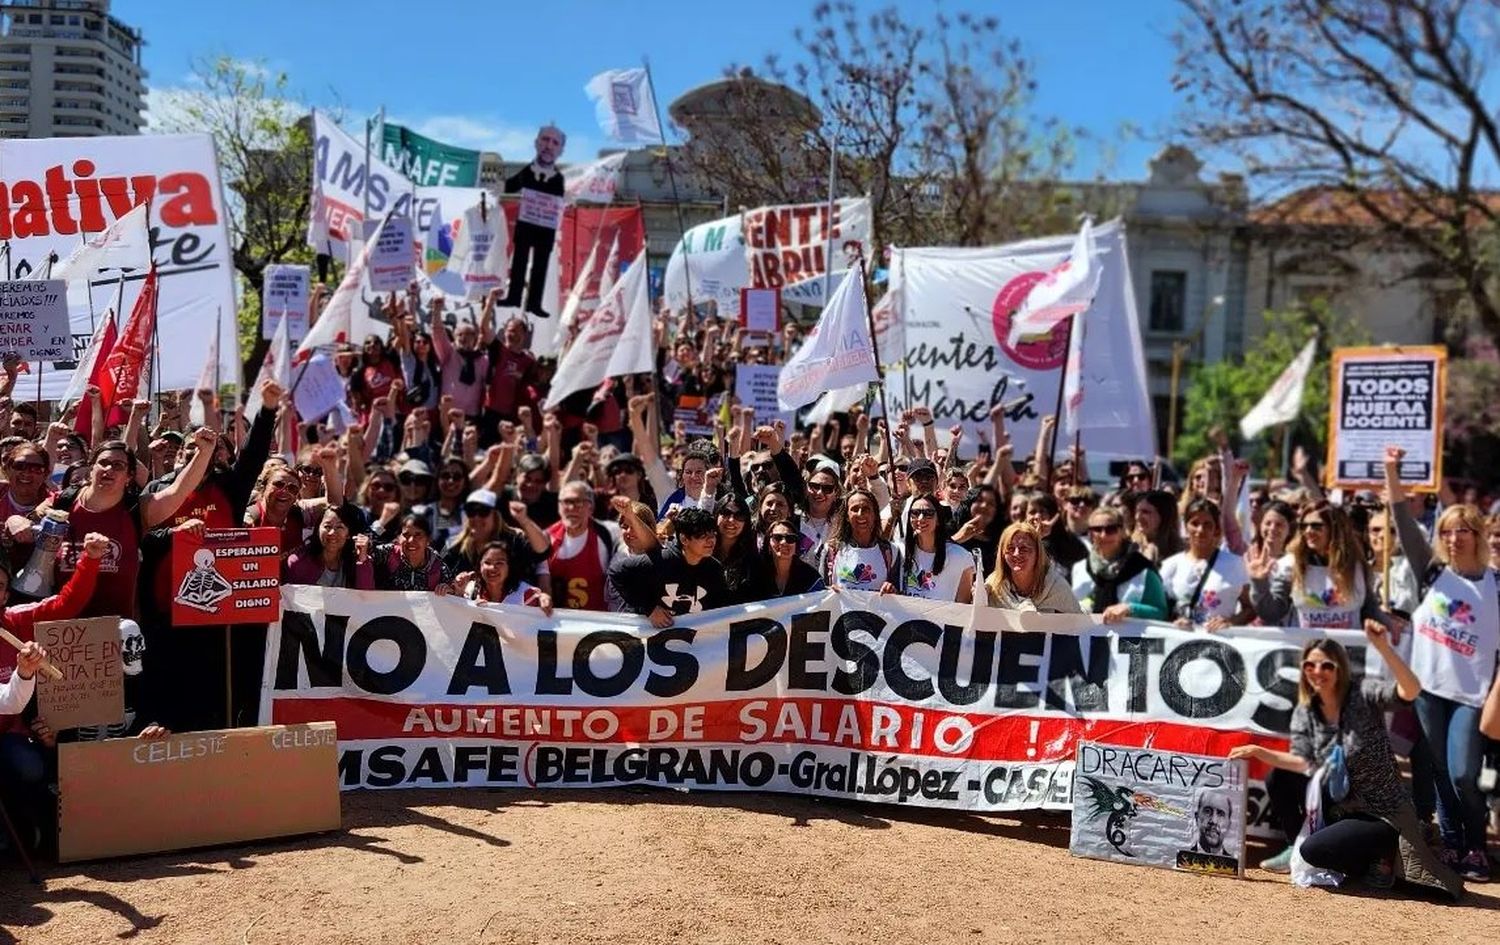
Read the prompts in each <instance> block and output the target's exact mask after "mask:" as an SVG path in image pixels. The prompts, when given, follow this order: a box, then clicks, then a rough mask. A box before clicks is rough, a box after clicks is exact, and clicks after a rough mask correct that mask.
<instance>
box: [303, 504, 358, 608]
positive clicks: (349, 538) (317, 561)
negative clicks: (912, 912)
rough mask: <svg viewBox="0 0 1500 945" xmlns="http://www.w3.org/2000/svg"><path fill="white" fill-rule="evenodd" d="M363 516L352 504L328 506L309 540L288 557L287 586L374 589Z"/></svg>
mask: <svg viewBox="0 0 1500 945" xmlns="http://www.w3.org/2000/svg"><path fill="white" fill-rule="evenodd" d="M364 527H365V524H364V520H363V517H362V516H361V515H360V513H359V509H356V508H355V507H354V506H352V505H334V506H330V507H329V508H328V509H327V511H325V512H324V513H323V518H322V519H321V520H320V521H319V522H318V527H317V528H315V529H313V533H312V537H311V538H309V539H307V541H305V542H303V543H302V545H301V547H299V548H298V549H297V550H296V551H293V552H292V553H291V555H290V556H288V557H287V561H286V568H285V570H284V578H285V580H286V583H288V584H316V585H319V586H320V587H348V588H353V589H354V590H359V591H373V590H374V589H375V565H374V563H373V562H371V560H370V536H368V535H365V534H361V532H362V531H363V529H364Z"/></svg>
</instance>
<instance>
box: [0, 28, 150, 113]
mask: <svg viewBox="0 0 1500 945" xmlns="http://www.w3.org/2000/svg"><path fill="white" fill-rule="evenodd" d="M143 45H145V40H144V39H142V38H141V34H140V31H139V30H136V29H133V28H131V27H129V26H127V25H125V24H124V23H122V22H121V21H119V20H118V19H116V18H115V17H113V16H110V14H109V0H5V2H0V137H5V138H52V137H76V136H83V135H89V136H92V135H133V134H138V133H139V132H140V130H141V127H142V125H143V124H144V123H145V119H144V117H143V113H144V111H145V96H146V70H145V69H144V68H142V66H141V47H142V46H143Z"/></svg>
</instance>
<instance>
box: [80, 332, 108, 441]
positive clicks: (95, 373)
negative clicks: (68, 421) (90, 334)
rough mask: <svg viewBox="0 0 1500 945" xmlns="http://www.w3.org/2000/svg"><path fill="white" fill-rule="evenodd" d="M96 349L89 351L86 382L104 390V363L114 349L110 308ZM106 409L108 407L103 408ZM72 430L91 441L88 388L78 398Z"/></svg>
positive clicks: (91, 424)
mask: <svg viewBox="0 0 1500 945" xmlns="http://www.w3.org/2000/svg"><path fill="white" fill-rule="evenodd" d="M96 344H97V345H98V349H97V350H95V351H91V352H90V353H89V356H90V357H91V358H92V361H91V362H90V368H89V380H88V383H89V385H90V386H92V387H97V388H99V390H101V391H103V390H104V364H105V362H106V361H108V360H109V355H110V352H112V351H113V350H114V349H115V312H114V309H110V310H109V311H108V312H106V313H105V315H104V325H103V327H102V329H101V331H100V334H99V337H98V338H97V339H96ZM105 409H106V411H107V410H108V407H106V408H105ZM73 430H74V432H76V433H77V434H78V435H79V436H81V437H83V441H84V442H85V443H92V442H93V439H94V406H93V404H91V403H89V395H88V390H87V389H85V390H84V393H83V396H82V397H80V398H78V416H77V417H75V418H74V419H73Z"/></svg>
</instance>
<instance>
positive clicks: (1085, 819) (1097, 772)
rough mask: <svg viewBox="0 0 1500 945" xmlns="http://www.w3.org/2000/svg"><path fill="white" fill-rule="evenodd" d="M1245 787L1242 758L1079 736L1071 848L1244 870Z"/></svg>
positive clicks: (1139, 860) (1126, 858)
mask: <svg viewBox="0 0 1500 945" xmlns="http://www.w3.org/2000/svg"><path fill="white" fill-rule="evenodd" d="M1248 786H1249V778H1248V775H1247V771H1246V765H1245V762H1244V760H1243V759H1242V760H1238V761H1230V760H1229V759H1227V758H1214V757H1209V756H1207V755H1189V754H1183V753H1180V752H1171V751H1152V750H1150V749H1146V748H1130V747H1126V746H1123V745H1106V744H1102V743H1099V742H1082V743H1080V744H1079V746H1078V761H1077V764H1076V766H1075V767H1074V769H1073V834H1072V838H1071V841H1070V842H1069V844H1068V851H1069V852H1070V853H1072V854H1073V855H1074V856H1086V857H1090V858H1092V859H1096V860H1111V861H1113V862H1116V863H1133V864H1135V865H1137V866H1156V867H1161V868H1163V869H1177V870H1187V871H1189V872H1194V873H1213V874H1216V875H1222V876H1241V877H1242V876H1244V875H1245V800H1246V789H1247V788H1248Z"/></svg>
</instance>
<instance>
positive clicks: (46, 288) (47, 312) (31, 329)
mask: <svg viewBox="0 0 1500 945" xmlns="http://www.w3.org/2000/svg"><path fill="white" fill-rule="evenodd" d="M10 355H15V356H17V357H19V358H21V359H22V360H23V361H69V360H72V358H73V331H72V328H71V327H70V326H69V324H68V284H67V283H66V282H64V281H62V280H61V279H35V280H28V281H26V282H0V356H5V357H9V356H10Z"/></svg>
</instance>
